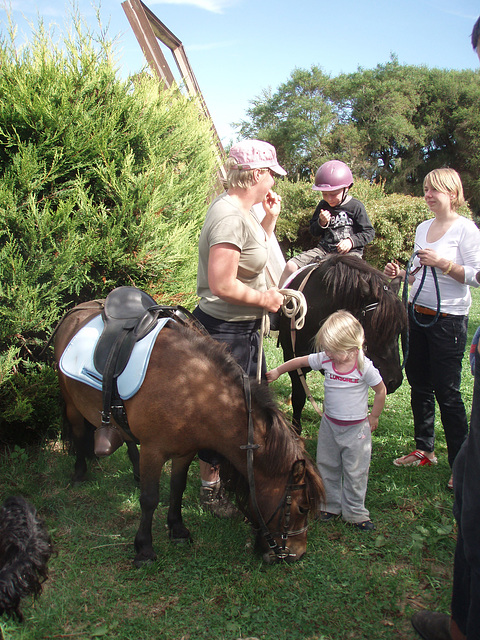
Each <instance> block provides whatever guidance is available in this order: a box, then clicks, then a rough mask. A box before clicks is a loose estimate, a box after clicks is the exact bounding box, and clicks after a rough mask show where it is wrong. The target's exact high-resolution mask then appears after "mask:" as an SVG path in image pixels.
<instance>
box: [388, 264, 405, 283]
mask: <svg viewBox="0 0 480 640" xmlns="http://www.w3.org/2000/svg"><path fill="white" fill-rule="evenodd" d="M383 273H384V274H385V275H386V276H387V278H391V279H393V278H396V277H397V276H401V275H402V274H403V277H405V271H404V270H403V269H400V265H398V264H397V263H396V262H387V264H386V265H385V269H384V270H383Z"/></svg>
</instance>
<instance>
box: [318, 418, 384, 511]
mask: <svg viewBox="0 0 480 640" xmlns="http://www.w3.org/2000/svg"><path fill="white" fill-rule="evenodd" d="M371 453H372V435H371V432H370V423H369V422H368V420H367V419H365V420H364V421H363V422H360V423H359V424H355V425H353V426H348V427H341V426H339V425H337V424H334V423H333V422H331V420H329V419H328V418H327V417H326V416H325V415H324V416H323V417H322V421H321V423H320V430H319V432H318V444H317V466H318V470H319V472H320V475H321V476H322V479H323V484H324V486H325V494H326V506H325V511H328V513H335V514H337V515H340V514H341V516H342V518H343V519H344V520H346V521H347V522H364V521H365V520H369V519H370V514H369V512H368V510H367V509H366V508H365V494H366V493H367V483H368V469H369V467H370V458H371Z"/></svg>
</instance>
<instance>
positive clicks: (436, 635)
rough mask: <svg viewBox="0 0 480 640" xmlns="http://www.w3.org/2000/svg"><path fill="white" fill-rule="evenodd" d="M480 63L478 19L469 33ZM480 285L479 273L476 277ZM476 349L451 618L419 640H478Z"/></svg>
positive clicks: (459, 490) (460, 460)
mask: <svg viewBox="0 0 480 640" xmlns="http://www.w3.org/2000/svg"><path fill="white" fill-rule="evenodd" d="M472 46H473V49H474V50H475V51H476V52H477V54H478V58H479V60H480V18H478V20H477V21H476V23H475V26H474V28H473V33H472ZM476 277H477V279H478V280H479V281H480V273H477V276H476ZM479 354H480V349H479V348H478V346H477V356H478V357H475V384H474V389H473V404H472V415H471V420H470V433H469V434H468V437H467V439H466V440H465V442H464V443H463V446H462V448H461V449H460V451H459V453H458V455H457V457H456V459H455V464H454V465H453V486H454V491H455V502H454V507H453V511H454V515H455V518H456V520H457V524H458V533H457V546H456V549H455V559H454V564H453V590H452V602H451V613H450V615H449V614H446V613H440V612H437V611H426V610H424V611H418V612H417V613H415V614H414V615H413V616H412V625H413V628H414V629H415V630H416V631H417V632H418V634H419V635H420V636H421V637H422V638H424V640H478V639H479V638H480V543H479V541H480V355H479Z"/></svg>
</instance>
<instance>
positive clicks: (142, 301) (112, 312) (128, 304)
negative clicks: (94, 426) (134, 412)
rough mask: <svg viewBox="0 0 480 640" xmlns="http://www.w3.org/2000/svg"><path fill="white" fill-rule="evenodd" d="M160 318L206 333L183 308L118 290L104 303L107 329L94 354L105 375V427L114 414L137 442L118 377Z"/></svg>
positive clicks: (141, 293)
mask: <svg viewBox="0 0 480 640" xmlns="http://www.w3.org/2000/svg"><path fill="white" fill-rule="evenodd" d="M160 317H169V318H172V319H173V320H175V321H178V322H181V323H183V324H187V323H188V322H189V321H190V322H192V321H193V323H194V324H195V325H196V326H197V328H200V329H201V330H203V332H205V333H206V331H205V328H204V327H203V326H202V325H200V323H199V322H198V320H197V319H196V318H195V317H194V316H193V315H192V314H191V313H190V312H189V311H187V309H184V308H183V307H181V306H177V307H166V306H159V305H157V304H156V302H155V300H154V299H153V298H152V297H151V296H149V295H148V293H145V291H142V290H141V289H137V288H136V287H118V288H117V289H114V290H113V291H111V292H110V293H109V294H108V296H107V298H106V300H105V303H104V308H103V311H102V319H103V322H104V328H103V331H102V333H101V335H100V338H99V339H98V342H97V345H96V347H95V352H94V354H93V362H94V365H95V369H96V370H97V371H98V372H99V373H100V374H102V394H103V411H102V426H104V427H107V426H110V416H111V414H113V417H114V418H115V420H116V422H117V423H118V424H119V425H120V426H121V427H122V428H123V429H124V431H126V432H127V433H128V435H129V436H130V437H131V438H132V439H133V440H135V438H134V437H133V434H132V432H131V431H130V428H129V426H128V420H127V415H126V412H125V408H124V406H123V401H122V399H121V398H120V396H119V393H118V389H117V378H118V376H119V375H120V374H121V373H122V371H123V370H124V369H125V367H126V366H127V363H128V360H129V358H130V356H131V354H132V351H133V347H134V346H135V343H136V342H138V341H139V340H141V339H142V338H144V337H145V336H146V335H147V334H148V333H150V331H152V329H153V328H154V327H155V326H156V325H157V323H158V320H159V318H160Z"/></svg>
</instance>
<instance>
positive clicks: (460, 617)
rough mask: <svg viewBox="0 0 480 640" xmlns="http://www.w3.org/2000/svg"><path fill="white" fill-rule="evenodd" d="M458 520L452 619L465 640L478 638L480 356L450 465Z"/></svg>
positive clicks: (479, 594) (479, 595) (477, 356)
mask: <svg viewBox="0 0 480 640" xmlns="http://www.w3.org/2000/svg"><path fill="white" fill-rule="evenodd" d="M453 487H454V490H455V503H454V508H453V511H454V514H455V518H456V520H457V523H458V537H457V546H456V549H455V560H454V565H453V592H452V618H453V619H454V620H455V622H456V623H457V625H458V628H459V629H460V631H461V632H462V633H463V634H465V635H466V636H467V639H468V640H478V639H480V357H479V355H478V354H477V355H476V358H475V386H474V391H473V404H472V415H471V419H470V433H469V435H468V438H467V439H466V440H465V442H464V444H463V446H462V448H461V450H460V452H459V454H458V455H457V457H456V459H455V464H454V465H453Z"/></svg>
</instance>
